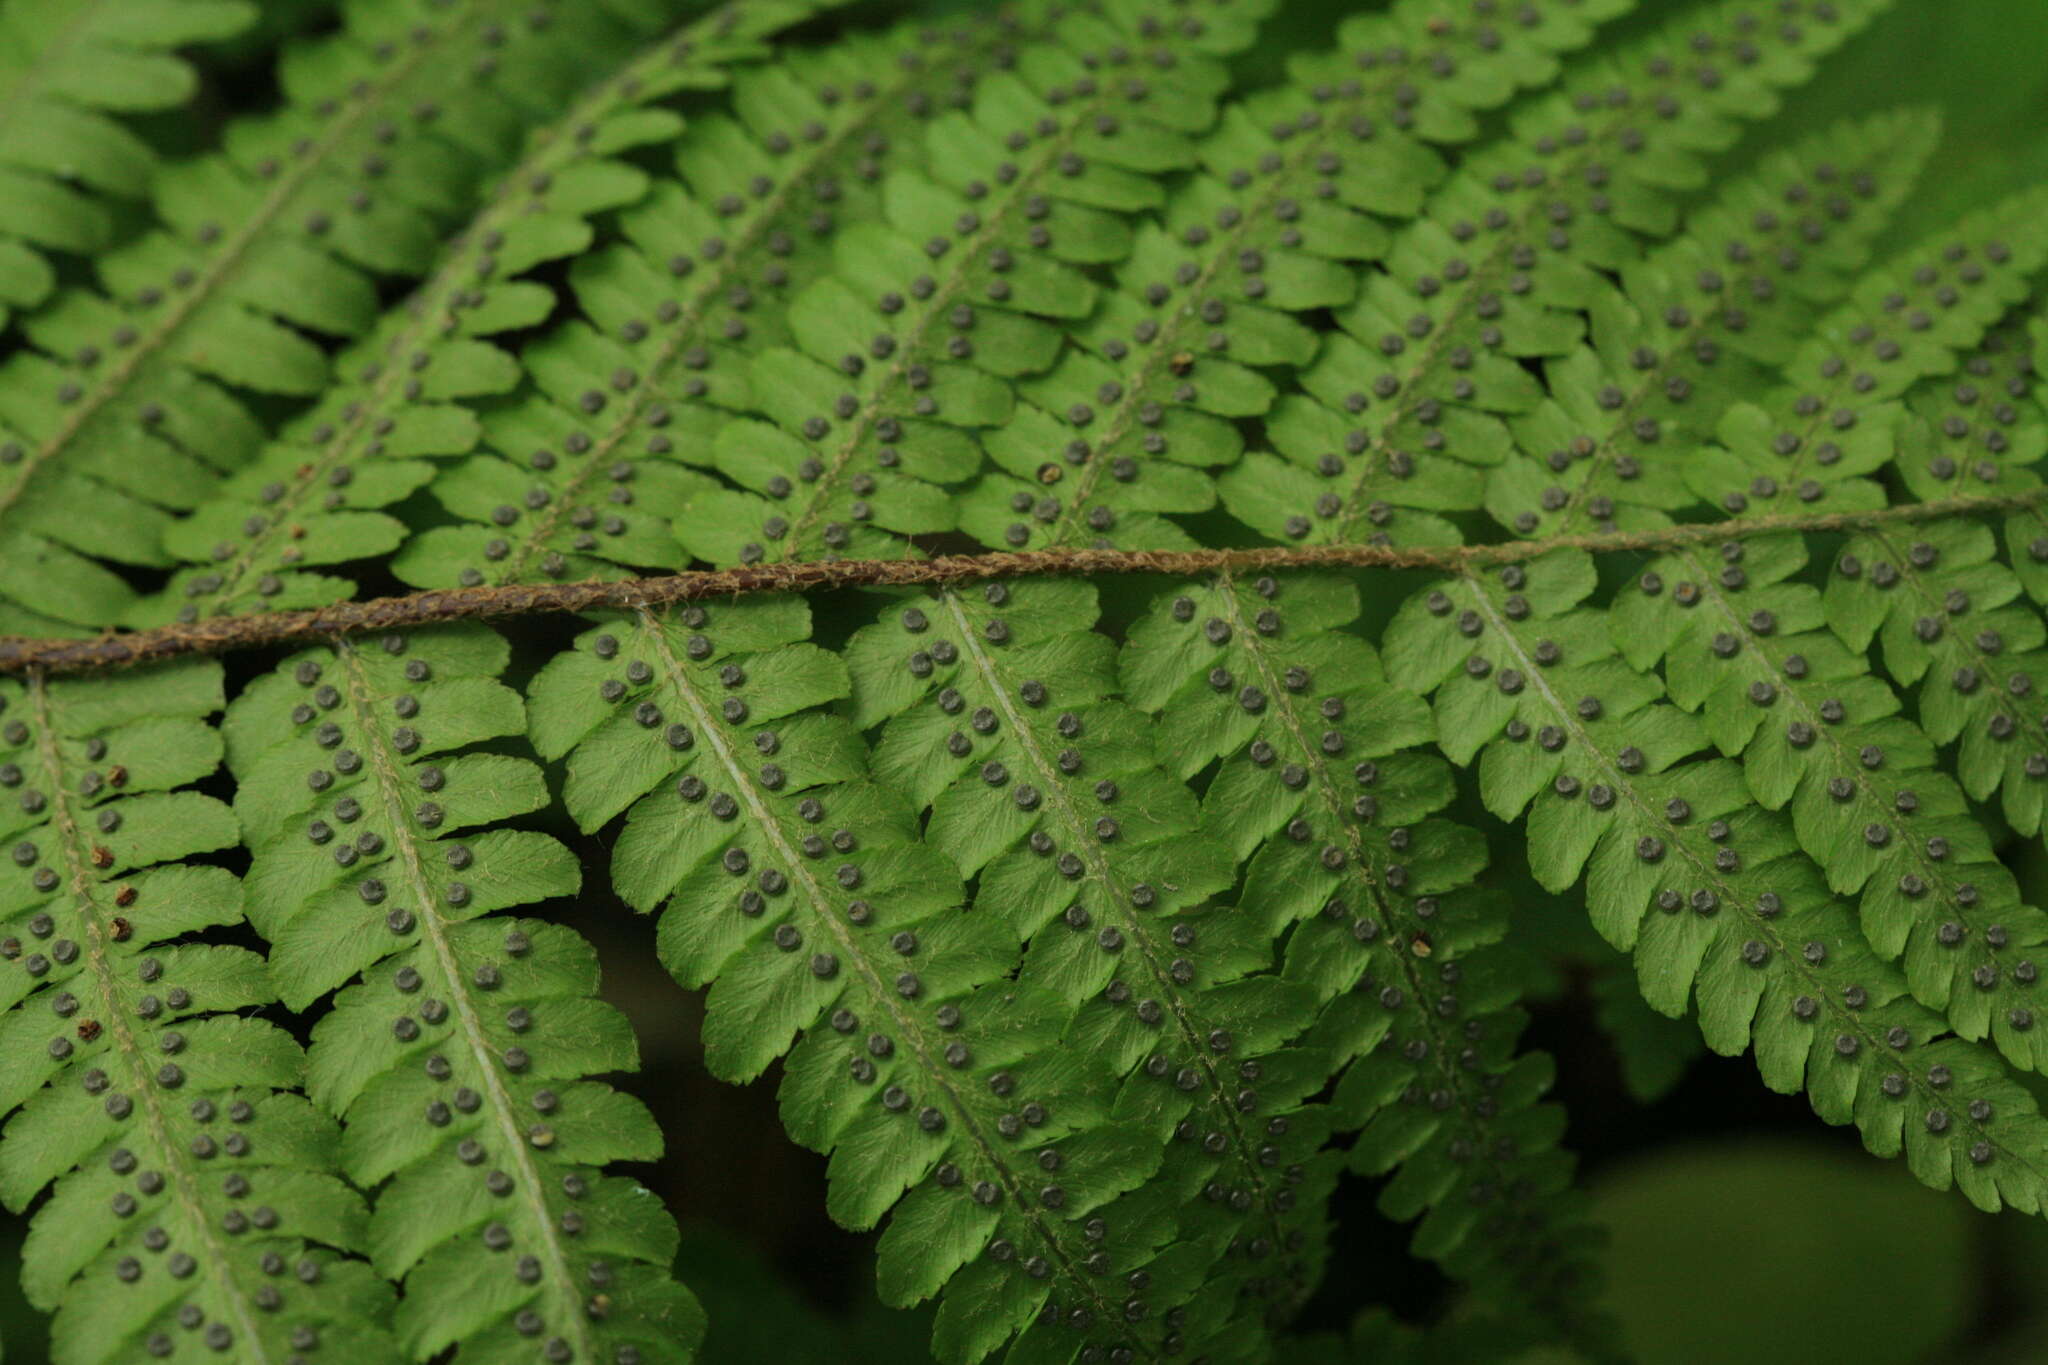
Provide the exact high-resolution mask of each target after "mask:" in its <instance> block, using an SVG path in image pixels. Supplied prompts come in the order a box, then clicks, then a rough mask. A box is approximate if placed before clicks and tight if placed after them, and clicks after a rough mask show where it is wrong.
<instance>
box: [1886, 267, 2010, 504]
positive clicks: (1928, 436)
mask: <svg viewBox="0 0 2048 1365" xmlns="http://www.w3.org/2000/svg"><path fill="white" fill-rule="evenodd" d="M2036 312H2037V309H2036V308H2029V307H2027V306H2024V305H2023V306H2022V307H2020V308H2018V309H2016V310H2014V312H2012V313H2011V314H2009V315H2008V316H2007V318H2006V320H2005V322H2004V323H2003V324H2002V325H2001V326H2000V327H1998V328H1997V329H1995V330H1993V331H1991V332H1989V333H1987V334H1986V335H1985V337H1984V339H1983V341H1981V342H1980V343H1978V345H1977V346H1975V347H1974V348H1972V349H1971V351H1970V352H1969V355H1968V358H1967V359H1966V360H1965V361H1964V363H1963V367H1962V368H1963V371H1964V372H1963V373H1962V374H1957V375H1942V376H1939V377H1937V378H1934V379H1929V380H1927V381H1925V382H1923V383H1921V384H1919V385H1917V386H1915V387H1914V389H1913V390H1912V391H1911V392H1910V393H1908V394H1907V395H1906V406H1907V408H1908V410H1909V411H1910V412H1911V414H1912V416H1913V417H1914V418H1917V419H1919V420H1918V421H1912V420H1909V421H1908V422H1907V423H1906V425H1905V427H1904V429H1903V433H1902V439H1901V442H1900V444H1901V449H1900V451H1899V453H1898V454H1897V456H1895V457H1894V464H1895V466H1896V467H1897V469H1898V472H1899V475H1900V477H1901V478H1903V479H1904V480H1905V482H1906V486H1907V487H1908V488H1909V489H1911V490H1912V492H1913V495H1914V496H1915V497H1917V498H1922V499H1932V498H1939V497H1944V496H1948V495H1949V494H1951V493H1952V492H1953V490H1955V489H1957V488H1983V489H1985V490H1986V491H1992V490H1997V491H2000V492H2017V491H2020V490H2022V489H2028V488H2036V487H2039V486H2040V475H2039V474H2038V473H2036V472H2035V471H2034V470H2033V469H2032V468H2031V467H2030V466H2033V465H2035V464H2038V463H2039V461H2040V460H2041V458H2042V457H2043V456H2044V455H2048V410H2044V409H2043V408H2042V407H2041V406H2040V402H2039V398H2038V396H2037V394H2036V393H2035V383H2036V380H2035V377H2034V366H2035V361H2034V355H2035V351H2036V347H2035V345H2034V343H2033V339H2032V338H2031V337H2030V336H2029V335H2028V330H2027V329H2028V323H2029V322H2030V321H2031V320H2032V319H2033V317H2034V316H2035V314H2036ZM2028 517H2029V519H2033V518H2032V514H2028Z"/></svg>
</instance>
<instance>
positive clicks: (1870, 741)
mask: <svg viewBox="0 0 2048 1365" xmlns="http://www.w3.org/2000/svg"><path fill="white" fill-rule="evenodd" d="M1950 534H1951V530H1950V528H1948V527H1942V526H1935V527H1927V528H1920V529H1918V530H1916V531H1914V532H1912V533H1911V538H1912V541H1913V543H1915V544H1928V543H1934V544H1941V545H1944V546H1946V545H1949V544H1951V543H1952V542H1951V541H1950V539H1949V537H1950ZM1922 536H1929V537H1933V538H1934V539H1933V541H1932V542H1928V541H1923V540H1921V539H1920V537H1922ZM1968 539H1969V540H1970V541H1971V542H1972V543H1973V544H1977V545H1981V547H1982V548H1983V550H1984V551H1985V553H1986V554H1988V552H1989V549H1990V543H1991V532H1990V530H1989V529H1988V528H1985V527H1982V526H1978V527H1975V528H1972V529H1971V530H1970V531H1969V532H1968ZM1742 549H1743V553H1742V555H1741V557H1740V559H1739V560H1736V561H1732V562H1731V561H1726V560H1724V559H1723V556H1722V555H1720V554H1709V553H1704V552H1688V553H1684V554H1678V555H1672V556H1668V557H1665V558H1662V559H1658V560H1654V561H1652V562H1651V563H1650V565H1649V566H1648V568H1647V569H1646V571H1645V574H1644V576H1643V577H1642V578H1641V579H1640V580H1638V585H1637V590H1636V591H1633V592H1626V593H1624V595H1623V597H1622V599H1621V601H1620V602H1619V603H1618V604H1617V605H1616V607H1615V608H1614V613H1613V616H1614V621H1615V625H1616V640H1617V642H1619V643H1620V645H1621V648H1622V652H1623V654H1624V655H1625V656H1626V657H1627V659H1628V661H1629V662H1630V663H1631V664H1632V665H1633V666H1634V667H1636V668H1637V669H1638V670H1643V671H1647V670H1649V669H1650V668H1652V667H1654V666H1655V665H1656V664H1657V663H1659V662H1660V661H1661V662H1662V663H1663V666H1664V674H1665V677H1666V678H1667V679H1669V687H1670V694H1671V698H1672V700H1673V701H1675V702H1677V703H1678V705H1680V706H1681V707H1684V708H1685V709H1686V710H1689V711H1695V712H1700V713H1701V714H1702V716H1703V718H1704V721H1705V725H1706V731H1707V734H1708V736H1709V738H1711V739H1712V740H1713V742H1714V744H1715V746H1716V747H1717V748H1719V749H1720V750H1721V752H1723V753H1724V754H1727V755H1728V756H1730V757H1732V758H1740V759H1741V760H1742V765H1743V776H1744V779H1745V782H1746V784H1747V786H1748V788H1749V791H1750V793H1751V794H1752V795H1753V796H1754V797H1755V799H1756V800H1757V801H1758V802H1760V803H1761V804H1762V805H1764V806H1765V807H1766V808H1768V809H1771V810H1786V809H1789V811H1790V814H1791V816H1792V825H1793V828H1794V829H1795V830H1796V831H1797V832H1798V835H1799V843H1800V847H1801V848H1802V849H1804V850H1805V851H1806V852H1807V853H1808V854H1810V855H1811V856H1812V857H1813V858H1814V860H1815V861H1816V862H1818V863H1819V864H1820V865H1821V867H1822V869H1823V870H1824V871H1825V872H1826V873H1827V877H1828V883H1829V886H1830V887H1831V889H1833V890H1834V891H1836V892H1838V893H1842V894H1846V895H1855V894H1858V893H1860V895H1861V902H1860V904H1861V911H1862V928H1863V936H1864V938H1865V939H1867V940H1868V941H1869V943H1870V946H1871V947H1872V948H1873V949H1875V950H1876V952H1877V954H1878V955H1879V956H1880V957H1882V958H1885V959H1888V960H1896V959H1898V958H1900V957H1902V956H1903V957H1904V959H1905V972H1906V980H1907V982H1908V983H1909V984H1910V985H1911V987H1912V990H1913V994H1914V996H1915V998H1917V999H1918V1000H1920V1001H1921V1002H1922V1003H1923V1004H1926V1005H1927V1006H1929V1007H1930V1008H1932V1009H1937V1010H1942V1009H1945V1010H1946V1011H1947V1013H1948V1017H1949V1022H1950V1025H1951V1026H1952V1027H1953V1028H1954V1029H1955V1030H1956V1032H1957V1033H1959V1034H1961V1035H1962V1036H1963V1037H1965V1038H1971V1039H1977V1038H1983V1037H1985V1036H1986V1035H1987V1034H1988V1035H1991V1036H1992V1037H1994V1038H1995V1040H1996V1042H1997V1044H1998V1046H1999V1049H2000V1050H2001V1051H2003V1052H2004V1053H2005V1054H2006V1055H2007V1056H2008V1057H2010V1058H2012V1059H2013V1061H2014V1062H2016V1063H2017V1064H2019V1065H2020V1066H2023V1067H2025V1068H2027V1069H2028V1070H2039V1069H2040V1066H2041V1063H2042V1062H2043V1061H2044V1060H2048V1051H2044V1050H2043V1049H2042V1046H2041V1044H2040V1043H2038V1042H2037V1041H2036V1040H2035V1036H2034V1034H2033V1031H2032V1030H2031V1029H2017V1030H2016V1029H2015V1028H2013V1026H2012V1023H2011V1020H2012V1018H2013V1017H2014V1015H2013V1011H2015V1010H2018V1011H2020V1015H2021V1017H2024V1016H2025V1015H2026V1013H2027V1008H2026V1004H2027V1001H2028V999H2029V998H2030V996H2031V994H2032V992H2031V991H2030V990H2029V989H2028V986H2027V984H2026V983H2025V981H2023V980H2022V979H2020V978H2016V977H2014V976H2013V975H2012V974H2011V971H2012V969H2011V966H2010V959H2012V958H2015V957H2023V956H2024V955H2025V954H2026V953H2027V951H2028V950H2030V949H2034V948H2037V947H2038V946H2039V945H2040V944H2042V943H2043V942H2048V916H2043V915H2042V914H2041V912H2040V911H2039V910H2036V909H2034V908H2033V907H2031V906H2024V905H2022V904H2021V903H2020V893H2019V887H2018V884H2017V883H2016V882H2015V881H2014V879H2013V876H2012V874H2011V873H2010V872H2008V871H2007V870H2006V869H2005V867H2004V866H2003V865H2002V864H2000V863H1999V861H1998V859H1997V856H1996V854H1995V852H1994V850H1993V849H1992V847H1991V841H1990V838H1989V836H1988V833H1987V831H1986V830H1985V829H1984V827H1983V825H1982V824H1981V822H1980V821H1979V820H1978V819H1977V817H1976V815H1975V814H1974V813H1973V812H1972V810H1971V809H1970V805H1969V802H1968V801H1967V800H1965V798H1964V794H1963V790H1962V788H1960V787H1959V786H1958V785H1957V784H1956V781H1955V780H1954V778H1952V777H1950V776H1949V775H1947V774H1946V773H1943V772H1941V771H1939V770H1938V769H1937V765H1936V742H1935V741H1934V740H1933V739H1931V738H1930V737H1929V736H1928V735H1927V734H1926V733H1924V732H1923V731H1922V730H1921V729H1920V727H1919V726H1918V725H1916V724H1914V723H1913V721H1912V720H1910V719H1908V718H1907V717H1905V716H1903V715H1902V714H1901V712H1902V707H1901V706H1900V703H1899V699H1898V697H1897V696H1896V695H1895V694H1894V693H1893V692H1892V690H1891V688H1890V687H1888V686H1887V685H1886V684H1885V683H1884V682H1883V681H1882V680H1880V679H1879V678H1877V677H1874V676H1872V675H1871V672H1870V657H1869V655H1870V651H1869V648H1868V644H1869V641H1868V637H1867V636H1865V637H1864V639H1863V647H1862V648H1844V647H1843V642H1842V640H1841V639H1839V638H1837V635H1836V634H1835V633H1834V632H1833V631H1831V630H1830V629H1829V623H1830V612H1829V611H1828V609H1827V607H1826V605H1825V604H1824V602H1823V599H1822V595H1821V591H1820V589H1819V588H1817V587H1814V586H1811V585H1809V584H1804V583H1798V582H1794V581H1791V580H1792V579H1793V578H1794V577H1795V576H1796V575H1797V574H1799V573H1800V572H1801V571H1802V570H1804V569H1805V568H1806V567H1807V564H1808V555H1807V548H1806V545H1805V543H1804V542H1803V541H1802V539H1801V538H1800V537H1798V536H1772V537H1757V538H1753V539H1751V540H1749V541H1747V542H1746V543H1745V544H1744V545H1743V547H1742ZM2014 586H2015V587H2017V584H2014ZM1836 600H1837V602H1839V601H1840V595H1839V594H1838V595H1837V599H1836ZM1970 624H1971V623H1969V622H1957V623H1956V625H1958V626H1960V627H1962V628H1964V629H1967V628H1968V627H1969V625H1970ZM1846 628H1847V629H1848V630H1849V631H1850V632H1851V633H1852V634H1853V633H1854V632H1855V629H1856V628H1855V626H1854V625H1853V618H1852V623H1851V624H1849V625H1847V627H1846ZM1887 662H1890V660H1889V659H1888V660H1887ZM1902 676H1917V674H1915V675H1902ZM1991 925H1996V926H1998V930H1997V932H1996V933H1992V934H1990V936H1989V938H1988V939H1987V937H1986V935H1987V932H1988V928H1987V927H1988V926H1991ZM2024 975H2025V976H2031V971H2029V972H2027V973H2025V974H2024Z"/></svg>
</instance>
